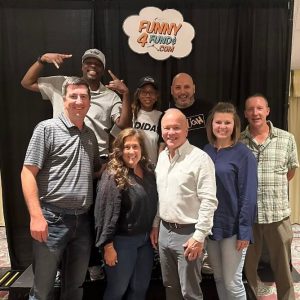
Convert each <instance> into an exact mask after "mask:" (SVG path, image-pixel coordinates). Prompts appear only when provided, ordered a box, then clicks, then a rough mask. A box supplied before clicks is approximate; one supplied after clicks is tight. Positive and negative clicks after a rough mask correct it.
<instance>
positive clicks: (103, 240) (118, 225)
mask: <svg viewBox="0 0 300 300" xmlns="http://www.w3.org/2000/svg"><path fill="white" fill-rule="evenodd" d="M151 166H152V164H151V163H150V162H149V160H148V157H147V153H146V151H145V144H144V137H143V133H142V132H141V131H139V130H136V129H133V128H127V129H124V130H122V131H121V132H120V133H119V135H118V136H117V138H116V139H115V141H114V143H113V152H112V154H111V155H110V160H109V162H108V165H107V169H106V170H105V171H104V173H103V174H102V178H101V180H100V182H99V183H98V192H97V197H96V203H95V226H96V246H97V247H100V249H101V251H102V254H103V257H104V261H105V271H106V275H107V286H106V290H105V293H104V299H105V300H118V299H120V300H121V299H123V296H124V295H125V293H126V295H127V297H128V299H132V300H133V299H137V300H142V299H145V297H146V292H147V288H148V286H149V282H150V278H151V270H152V265H153V249H152V246H151V243H150V238H149V233H150V231H151V229H152V222H153V219H154V217H155V215H156V210H157V200H158V196H157V189H156V182H155V176H154V171H153V169H152V167H151ZM126 291H127V292H126Z"/></svg>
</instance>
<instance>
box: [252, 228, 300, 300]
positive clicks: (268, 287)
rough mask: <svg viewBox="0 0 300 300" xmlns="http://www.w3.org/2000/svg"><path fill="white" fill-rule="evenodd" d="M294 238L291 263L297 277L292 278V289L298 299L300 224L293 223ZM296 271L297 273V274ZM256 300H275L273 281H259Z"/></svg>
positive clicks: (299, 286)
mask: <svg viewBox="0 0 300 300" xmlns="http://www.w3.org/2000/svg"><path fill="white" fill-rule="evenodd" d="M293 232H294V238H293V243H292V264H293V267H294V269H295V270H294V272H295V271H296V276H293V277H294V278H297V279H296V280H294V290H295V295H296V299H298V300H300V225H299V224H294V225H293ZM297 273H298V274H297ZM258 295H259V298H258V300H277V295H276V286H275V283H274V282H260V283H259V290H258Z"/></svg>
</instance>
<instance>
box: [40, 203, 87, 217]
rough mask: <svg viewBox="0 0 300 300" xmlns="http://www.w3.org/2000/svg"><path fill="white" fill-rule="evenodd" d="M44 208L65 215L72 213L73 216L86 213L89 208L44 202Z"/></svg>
mask: <svg viewBox="0 0 300 300" xmlns="http://www.w3.org/2000/svg"><path fill="white" fill-rule="evenodd" d="M42 208H44V209H46V210H50V211H52V212H54V213H58V214H63V215H72V216H78V215H83V214H86V213H87V212H88V211H89V210H88V209H84V208H75V209H72V208H62V207H58V206H54V205H50V204H42Z"/></svg>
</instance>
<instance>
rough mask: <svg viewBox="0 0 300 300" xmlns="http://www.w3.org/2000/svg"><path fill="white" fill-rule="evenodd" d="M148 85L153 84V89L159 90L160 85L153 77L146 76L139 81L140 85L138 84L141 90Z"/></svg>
mask: <svg viewBox="0 0 300 300" xmlns="http://www.w3.org/2000/svg"><path fill="white" fill-rule="evenodd" d="M146 84H152V85H153V87H154V88H155V89H156V90H158V85H157V82H156V81H155V80H154V79H153V77H151V76H145V77H142V78H141V79H140V80H139V83H138V88H141V87H143V86H144V85H146Z"/></svg>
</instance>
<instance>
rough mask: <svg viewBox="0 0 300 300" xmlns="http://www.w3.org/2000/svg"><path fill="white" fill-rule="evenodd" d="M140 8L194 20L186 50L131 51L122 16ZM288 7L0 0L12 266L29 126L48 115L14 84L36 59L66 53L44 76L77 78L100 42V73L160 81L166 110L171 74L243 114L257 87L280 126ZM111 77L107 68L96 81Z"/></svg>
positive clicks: (21, 238)
mask: <svg viewBox="0 0 300 300" xmlns="http://www.w3.org/2000/svg"><path fill="white" fill-rule="evenodd" d="M147 6H155V7H158V8H160V9H162V10H164V9H167V8H174V9H177V10H178V11H180V12H181V14H182V15H183V18H184V21H186V22H188V23H190V24H192V26H193V27H194V29H195V38H194V40H193V50H192V52H191V53H190V55H189V56H187V57H185V58H182V59H176V58H172V57H171V58H169V59H167V60H164V61H156V60H154V59H153V58H151V57H150V56H149V55H148V54H142V55H139V54H137V53H134V52H133V51H132V50H131V49H130V48H129V46H128V37H127V36H126V35H125V33H124V32H123V30H122V24H123V21H124V20H125V19H126V18H127V17H128V16H130V15H137V14H139V11H140V10H141V9H142V8H144V7H147ZM292 7H293V3H292V1H288V0H268V1H267V0H243V1H240V0H185V1H182V0H180V1H179V0H172V1H171V0H169V1H167V0H152V1H148V0H130V1H122V0H106V1H105V0H95V1H31V0H20V1H13V0H7V1H3V0H0V28H1V30H0V105H1V106H0V113H1V118H0V122H1V123H0V128H1V131H0V145H1V153H0V162H1V165H0V167H1V175H2V187H3V201H4V213H5V220H6V228H7V237H8V244H9V252H10V257H11V262H12V268H14V269H20V268H25V267H27V266H28V265H29V264H30V263H31V238H30V234H29V218H28V213H27V210H26V206H25V203H24V199H23V196H22V191H21V184H20V171H21V168H22V163H23V159H24V155H25V151H26V148H27V145H28V142H29V139H30V137H31V134H32V131H33V128H34V126H35V125H36V124H37V123H38V122H39V121H41V120H43V119H46V118H49V117H51V115H52V108H51V104H50V102H49V101H42V100H41V95H40V94H39V93H33V92H30V91H27V90H24V89H23V88H22V87H21V85H20V81H21V79H22V77H23V75H24V74H25V72H26V71H27V69H28V68H29V67H30V66H31V64H32V63H33V62H34V61H35V59H36V58H37V57H38V56H39V55H41V54H43V53H46V52H61V53H72V54H73V57H72V59H71V60H68V61H67V62H66V63H65V64H64V65H63V66H62V67H61V69H60V70H56V69H55V67H54V66H53V65H49V66H46V67H45V71H44V73H43V75H56V74H65V75H80V74H81V70H80V68H81V56H82V54H83V52H84V51H85V50H86V49H88V48H92V47H96V48H99V49H101V50H102V51H103V52H104V53H105V54H106V58H107V69H111V70H112V71H113V72H114V73H115V74H116V75H118V76H119V77H120V78H122V79H124V80H125V82H126V83H127V85H128V86H129V88H130V90H131V91H132V92H133V91H134V89H135V87H136V83H137V80H138V79H139V78H140V77H142V76H145V75H152V76H154V77H155V78H157V80H158V82H159V84H160V89H161V108H162V109H166V108H167V107H168V106H169V101H170V98H171V97H170V84H171V80H172V77H173V76H174V75H175V74H177V73H178V72H187V73H189V74H191V75H192V76H193V78H194V81H195V84H196V94H197V97H201V98H204V99H206V100H209V101H212V102H213V103H215V102H217V101H220V100H226V101H231V102H232V103H234V104H235V105H236V106H237V108H238V111H239V113H240V116H241V117H243V109H244V100H245V98H246V97H247V96H249V95H250V94H253V93H256V92H261V93H263V94H265V95H266V96H267V98H268V100H269V103H270V106H271V115H270V119H271V120H272V121H273V123H274V124H275V125H276V126H278V127H281V128H285V127H286V120H287V98H288V83H289V65H290V51H291V29H292V21H291V20H292ZM109 79H110V78H109V76H108V75H107V74H105V76H104V78H103V82H104V83H106V82H108V80H109Z"/></svg>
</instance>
